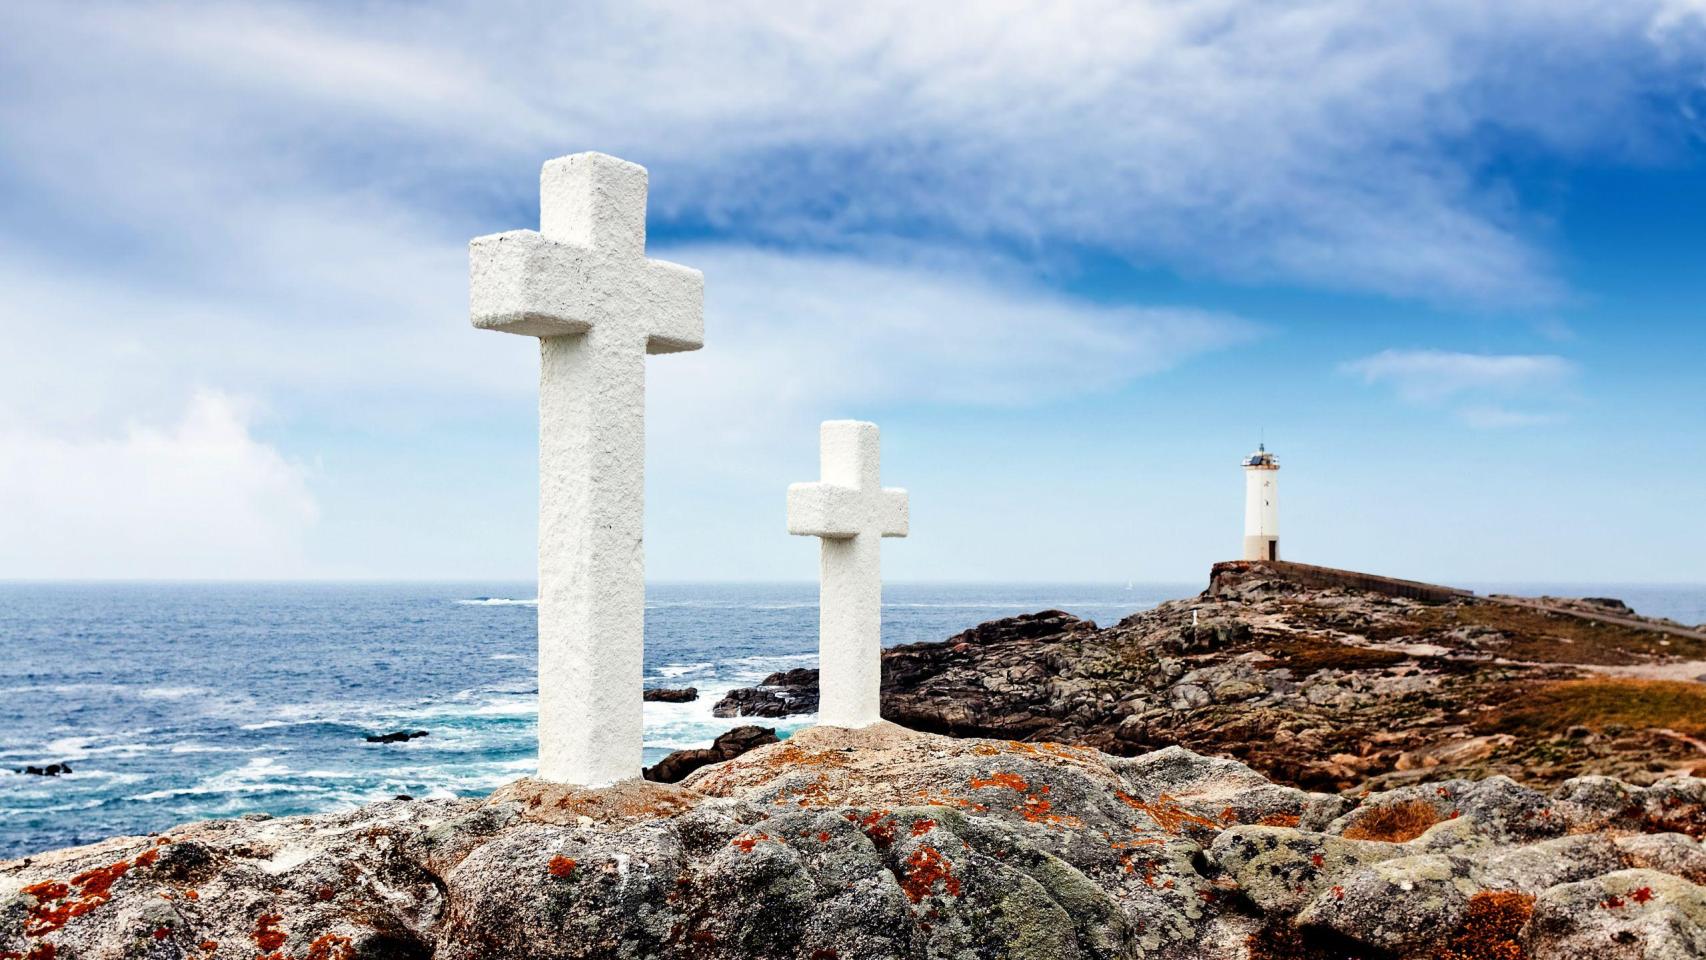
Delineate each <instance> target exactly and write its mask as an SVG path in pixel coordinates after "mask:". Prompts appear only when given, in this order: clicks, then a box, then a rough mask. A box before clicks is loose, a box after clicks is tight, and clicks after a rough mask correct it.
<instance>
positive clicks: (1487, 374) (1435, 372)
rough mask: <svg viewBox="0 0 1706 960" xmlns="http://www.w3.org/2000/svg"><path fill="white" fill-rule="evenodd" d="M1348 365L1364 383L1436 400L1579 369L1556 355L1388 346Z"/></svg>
mask: <svg viewBox="0 0 1706 960" xmlns="http://www.w3.org/2000/svg"><path fill="white" fill-rule="evenodd" d="M1342 369H1343V370H1344V371H1345V372H1347V373H1351V374H1355V375H1356V376H1359V377H1361V378H1362V380H1363V382H1364V383H1387V384H1390V385H1391V386H1392V387H1393V388H1394V389H1395V390H1397V391H1398V393H1399V395H1400V396H1402V397H1404V398H1405V399H1407V400H1414V401H1418V402H1432V401H1437V400H1444V399H1448V398H1450V397H1454V396H1457V395H1459V394H1462V393H1466V392H1472V391H1501V392H1511V391H1519V390H1527V389H1530V388H1534V387H1547V386H1552V385H1555V384H1557V383H1558V382H1560V381H1562V380H1563V379H1564V378H1565V377H1568V376H1569V375H1570V373H1571V372H1572V371H1573V370H1574V369H1575V368H1574V365H1573V364H1571V363H1570V361H1568V360H1566V359H1564V358H1563V357H1559V356H1553V355H1550V354H1490V353H1452V352H1450V351H1445V350H1382V351H1381V352H1379V353H1377V354H1375V355H1373V356H1371V357H1364V358H1362V359H1361V360H1353V361H1350V362H1348V363H1345V364H1344V365H1343V366H1342Z"/></svg>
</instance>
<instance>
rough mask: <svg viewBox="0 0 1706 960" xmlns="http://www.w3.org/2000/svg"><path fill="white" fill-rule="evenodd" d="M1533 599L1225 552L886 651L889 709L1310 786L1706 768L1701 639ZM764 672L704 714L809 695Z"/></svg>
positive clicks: (901, 719)
mask: <svg viewBox="0 0 1706 960" xmlns="http://www.w3.org/2000/svg"><path fill="white" fill-rule="evenodd" d="M1532 602H1538V601H1520V602H1509V601H1505V600H1499V599H1492V598H1480V597H1460V598H1454V599H1452V600H1450V601H1449V602H1424V601H1418V600H1410V599H1405V598H1402V597H1392V596H1383V595H1380V594H1377V593H1373V592H1368V591H1363V590H1354V589H1344V588H1326V589H1321V588H1312V587H1305V586H1300V585H1298V584H1297V583H1293V582H1290V581H1288V580H1286V579H1285V578H1283V577H1281V576H1278V575H1276V574H1275V573H1274V571H1273V570H1272V569H1269V568H1266V567H1264V566H1263V565H1260V564H1222V565H1220V566H1217V567H1216V570H1215V575H1214V579H1213V582H1212V584H1211V587H1210V589H1209V590H1207V591H1205V592H1204V593H1203V594H1201V595H1199V596H1197V597H1192V598H1188V599H1184V600H1175V601H1170V602H1168V603H1163V604H1161V605H1160V606H1158V607H1155V608H1153V609H1151V610H1146V611H1144V612H1142V613H1138V614H1135V615H1133V616H1130V617H1127V618H1125V619H1124V620H1121V621H1120V622H1119V623H1117V624H1114V625H1113V626H1110V627H1106V628H1102V627H1098V626H1097V625H1095V624H1093V623H1090V622H1089V621H1085V620H1079V619H1077V618H1076V617H1073V616H1071V615H1070V614H1066V613H1062V612H1060V611H1046V612H1043V613H1038V614H1032V615H1028V616H1023V617H1014V618H1011V619H1007V620H997V621H993V622H991V623H986V624H982V625H980V626H978V627H974V628H972V629H970V630H967V631H965V632H963V633H961V634H958V635H957V636H954V637H951V638H949V639H947V640H945V641H942V642H939V643H917V644H910V645H907V646H901V647H893V648H890V649H888V650H885V651H884V654H883V716H884V717H885V718H886V719H889V720H892V721H894V722H896V723H899V724H902V725H904V726H907V727H910V728H913V729H917V730H925V731H931V732H936V733H945V734H950V735H955V736H980V737H994V738H1000V739H1014V740H1027V739H1041V740H1051V741H1056V742H1062V743H1076V744H1082V745H1086V746H1092V747H1096V748H1097V749H1100V750H1103V751H1106V752H1108V753H1112V754H1117V755H1124V756H1132V755H1136V754H1140V753H1143V752H1146V751H1149V750H1154V749H1158V748H1161V747H1165V746H1169V745H1172V744H1179V745H1183V746H1186V747H1189V748H1190V749H1192V750H1195V751H1197V752H1200V753H1205V754H1212V755H1222V756H1230V757H1235V758H1237V759H1239V760H1241V761H1243V762H1244V763H1247V764H1249V765H1250V766H1251V767H1253V768H1254V769H1256V770H1258V771H1260V772H1262V773H1263V774H1264V775H1266V776H1268V777H1270V778H1272V779H1274V780H1275V781H1277V782H1280V783H1286V784H1290V785H1293V786H1298V787H1303V788H1307V789H1313V790H1334V791H1350V790H1367V789H1387V788H1390V787H1394V786H1400V785H1403V784H1406V783H1415V782H1418V781H1420V780H1422V779H1441V778H1446V777H1469V778H1484V777H1488V776H1493V775H1505V776H1510V777H1513V778H1515V779H1517V780H1521V781H1524V782H1532V783H1538V784H1556V783H1559V782H1561V781H1563V780H1565V779H1567V778H1569V777H1574V776H1580V775H1583V774H1608V775H1615V776H1618V777H1620V778H1622V779H1624V780H1628V781H1630V782H1633V783H1651V782H1653V781H1655V780H1658V779H1660V778H1662V777H1665V776H1667V775H1670V774H1674V773H1688V772H1691V771H1695V770H1706V683H1701V682H1700V680H1701V679H1702V678H1706V635H1702V634H1700V633H1698V632H1697V631H1692V630H1689V629H1687V628H1683V627H1681V625H1679V624H1672V623H1669V622H1668V621H1656V620H1649V619H1646V618H1641V617H1637V616H1635V615H1634V614H1633V613H1632V612H1631V611H1629V610H1628V608H1627V607H1624V606H1623V605H1622V604H1621V603H1619V602H1618V601H1615V600H1606V599H1599V600H1586V601H1583V600H1576V601H1563V600H1555V599H1548V600H1547V601H1546V603H1547V604H1549V605H1550V606H1549V607H1548V608H1546V609H1541V608H1538V607H1533V606H1524V605H1521V604H1522V603H1532ZM1560 610H1565V611H1569V610H1574V611H1575V612H1576V613H1579V614H1581V615H1574V614H1572V613H1569V612H1558V611H1560ZM1582 615H1585V616H1588V617H1603V618H1604V619H1585V618H1584V616H1582ZM766 683H767V684H770V685H769V686H761V687H759V688H754V689H751V690H737V691H735V692H734V693H732V694H730V695H729V697H728V698H725V699H724V701H723V702H722V703H720V704H719V705H718V708H719V710H721V711H723V712H721V713H719V715H722V716H737V715H753V716H763V717H777V716H786V715H787V714H788V713H789V712H803V711H804V710H809V709H810V705H811V704H815V702H816V696H817V689H816V686H817V675H816V671H813V670H809V669H805V670H793V671H789V672H788V673H787V674H778V675H775V676H773V677H770V678H767V681H766ZM791 705H799V706H798V707H792V708H791ZM752 706H756V707H757V709H754V710H752V712H751V713H747V712H746V709H747V708H748V707H752Z"/></svg>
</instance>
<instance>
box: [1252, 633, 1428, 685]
mask: <svg viewBox="0 0 1706 960" xmlns="http://www.w3.org/2000/svg"><path fill="white" fill-rule="evenodd" d="M1263 651H1264V652H1265V653H1267V654H1268V655H1269V656H1272V657H1274V658H1275V660H1274V662H1272V663H1268V664H1265V666H1266V667H1268V668H1269V669H1278V668H1280V667H1289V668H1290V669H1292V670H1296V671H1297V672H1298V673H1299V674H1301V675H1303V676H1308V675H1309V674H1311V673H1314V672H1315V671H1317V670H1378V669H1381V668H1384V667H1390V666H1393V665H1395V664H1399V663H1403V662H1404V661H1406V660H1409V659H1412V658H1411V657H1410V656H1409V655H1408V654H1405V653H1400V652H1399V651H1397V650H1376V649H1373V648H1371V647H1357V646H1352V645H1351V644H1348V643H1337V642H1334V641H1332V640H1288V641H1286V642H1284V643H1279V644H1275V645H1273V646H1268V647H1264V648H1263Z"/></svg>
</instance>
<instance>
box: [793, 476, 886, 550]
mask: <svg viewBox="0 0 1706 960" xmlns="http://www.w3.org/2000/svg"><path fill="white" fill-rule="evenodd" d="M876 519H877V518H876V516H875V515H874V512H873V511H872V510H871V508H870V503H869V498H867V497H865V496H864V495H863V494H862V493H861V492H860V491H858V490H855V489H853V488H852V487H839V486H835V485H834V484H828V483H796V484H792V485H790V486H789V487H788V532H789V533H791V534H793V535H795V536H798V537H824V538H826V539H829V540H845V539H848V538H851V537H856V536H858V535H859V534H861V533H865V532H867V531H869V530H870V529H871V528H872V526H873V524H874V522H875V521H876Z"/></svg>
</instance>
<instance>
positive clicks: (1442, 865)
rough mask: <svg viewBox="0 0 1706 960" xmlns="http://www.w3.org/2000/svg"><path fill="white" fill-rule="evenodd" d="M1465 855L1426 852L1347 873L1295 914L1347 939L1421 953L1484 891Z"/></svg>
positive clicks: (1453, 927) (1305, 923) (1455, 925)
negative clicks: (1420, 951)
mask: <svg viewBox="0 0 1706 960" xmlns="http://www.w3.org/2000/svg"><path fill="white" fill-rule="evenodd" d="M1473 872H1474V865H1473V863H1472V862H1471V861H1470V860H1469V859H1468V858H1466V857H1454V856H1446V855H1444V854H1437V853H1426V854H1420V855H1417V856H1412V857H1396V858H1393V859H1391V860H1382V861H1380V862H1379V863H1374V864H1370V865H1368V866H1365V867H1358V868H1356V869H1354V870H1348V871H1345V872H1344V873H1343V874H1342V875H1341V876H1338V877H1336V878H1335V879H1336V880H1337V881H1338V882H1337V883H1334V884H1333V885H1332V886H1331V887H1329V888H1328V889H1326V890H1323V891H1321V892H1320V893H1318V894H1316V896H1315V898H1314V899H1313V900H1311V901H1310V903H1309V906H1307V907H1305V908H1303V911H1302V912H1301V913H1299V914H1298V915H1297V923H1298V925H1300V926H1305V927H1310V926H1314V927H1325V928H1327V929H1329V930H1332V931H1334V932H1336V933H1338V934H1339V935H1341V936H1343V937H1345V938H1346V939H1348V940H1354V941H1356V942H1357V943H1362V944H1367V945H1368V946H1371V947H1375V948H1377V949H1381V950H1386V951H1388V952H1390V953H1400V954H1401V953H1408V952H1414V951H1418V950H1420V949H1423V948H1425V947H1428V946H1429V945H1431V944H1434V943H1437V942H1439V941H1441V940H1444V939H1445V937H1446V936H1447V935H1448V934H1450V933H1451V932H1452V931H1453V930H1456V929H1457V928H1458V926H1459V925H1461V924H1462V922H1463V918H1464V915H1465V914H1466V913H1467V912H1468V910H1469V898H1470V897H1473V896H1474V895H1475V894H1477V893H1479V892H1480V890H1481V887H1480V885H1479V884H1478V883H1476V881H1475V880H1474V879H1472V877H1471V874H1472V873H1473Z"/></svg>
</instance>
